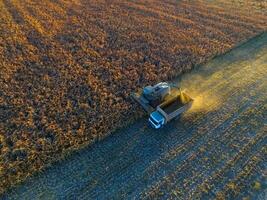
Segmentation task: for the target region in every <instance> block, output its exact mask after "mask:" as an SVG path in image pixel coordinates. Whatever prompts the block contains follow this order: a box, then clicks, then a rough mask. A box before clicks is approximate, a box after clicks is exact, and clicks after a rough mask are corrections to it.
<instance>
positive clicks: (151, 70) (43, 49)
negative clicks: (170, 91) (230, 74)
mask: <svg viewBox="0 0 267 200" xmlns="http://www.w3.org/2000/svg"><path fill="white" fill-rule="evenodd" d="M252 2H256V3H255V4H251V3H249V4H242V1H237V2H236V1H231V2H228V3H225V2H223V1H215V2H214V1H212V2H211V1H174V0H170V1H164V2H163V1H160V0H150V1H119V0H114V1H104V0H98V1H96V0H95V1H94V0H93V1H86V0H69V1H64V0H57V1H52V0H45V1H37V0H0V142H1V143H0V151H1V154H0V193H1V192H3V191H4V190H5V189H6V188H8V187H10V186H11V185H13V184H15V183H18V182H21V181H22V180H24V179H25V178H26V177H28V176H30V175H31V174H32V173H33V172H35V171H39V170H41V169H42V168H43V167H44V166H47V165H49V164H50V163H51V162H52V161H54V160H57V159H59V158H60V157H61V156H62V155H64V154H65V153H66V151H69V150H73V149H77V148H80V147H81V146H84V145H86V144H90V143H92V142H94V141H97V140H100V139H102V138H103V137H105V136H107V135H109V134H110V133H111V132H112V131H113V130H115V129H116V128H118V127H120V126H124V125H126V124H128V123H129V122H130V121H131V120H133V119H134V118H135V117H138V116H140V110H138V107H137V105H136V104H134V103H133V102H132V101H131V100H130V98H129V94H130V92H132V91H134V90H136V89H138V88H141V87H143V86H144V85H146V84H149V83H155V82H157V81H164V80H170V79H172V78H174V77H175V76H177V75H179V74H181V73H183V72H186V71H189V70H190V69H191V68H192V67H193V66H194V65H196V64H199V63H202V62H205V61H207V60H209V59H210V58H212V57H213V56H215V55H218V54H221V53H223V52H225V51H227V50H229V49H231V48H232V47H234V46H235V45H237V44H238V43H240V42H242V41H244V40H246V39H248V38H251V37H253V36H255V35H257V34H259V33H261V32H263V31H264V30H266V27H267V25H266V21H267V15H266V10H265V9H262V8H265V7H264V6H266V4H264V3H262V4H261V3H258V1H252Z"/></svg>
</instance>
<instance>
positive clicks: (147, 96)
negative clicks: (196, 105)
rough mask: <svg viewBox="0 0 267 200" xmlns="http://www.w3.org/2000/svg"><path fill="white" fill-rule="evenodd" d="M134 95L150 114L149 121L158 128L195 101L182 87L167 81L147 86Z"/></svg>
mask: <svg viewBox="0 0 267 200" xmlns="http://www.w3.org/2000/svg"><path fill="white" fill-rule="evenodd" d="M132 96H133V98H134V100H136V101H137V102H138V103H139V104H140V105H141V106H142V107H143V109H144V110H145V111H146V112H147V113H148V114H149V123H150V124H151V125H152V127H154V128H156V129H158V128H161V127H162V126H163V125H164V124H167V123H168V122H169V121H171V120H172V119H174V118H177V117H178V116H179V115H181V114H182V113H184V112H185V111H187V110H188V109H189V108H190V107H191V106H192V103H193V99H192V98H191V97H190V96H188V95H187V94H186V93H185V92H182V91H181V89H180V88H178V87H176V86H173V85H170V84H169V83H166V82H160V83H158V84H156V85H154V86H146V87H145V88H144V89H143V90H142V91H141V92H137V93H134V94H132Z"/></svg>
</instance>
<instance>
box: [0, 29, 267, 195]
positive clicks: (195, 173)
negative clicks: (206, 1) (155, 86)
mask: <svg viewBox="0 0 267 200" xmlns="http://www.w3.org/2000/svg"><path fill="white" fill-rule="evenodd" d="M266 68H267V33H265V34H263V35H261V36H260V37H257V38H254V39H252V40H250V41H249V42H248V43H246V44H245V45H242V46H241V47H239V48H236V49H234V50H232V51H231V52H229V53H227V54H226V55H223V56H220V57H217V58H216V59H213V60H212V61H210V62H208V63H207V64H205V65H202V66H199V67H198V68H197V69H195V70H193V71H192V72H190V73H187V74H185V75H183V76H182V78H181V80H180V81H178V83H179V84H180V85H182V86H183V87H185V86H186V88H187V90H188V93H190V94H192V95H193V97H194V103H193V107H192V109H191V110H189V111H188V112H187V113H185V114H184V115H183V116H182V117H181V119H180V120H176V121H172V122H170V123H169V124H168V125H167V126H165V127H164V128H163V129H160V130H154V129H151V128H149V127H148V126H147V119H144V118H143V119H140V120H138V121H137V122H135V123H133V124H132V125H130V126H128V127H126V128H123V129H121V130H120V131H117V132H115V133H114V134H113V135H111V136H110V137H108V138H106V139H105V140H103V141H101V142H98V143H96V144H94V145H92V146H90V147H89V148H85V149H83V150H82V151H79V152H77V153H75V154H74V155H72V156H69V157H68V158H67V159H66V160H64V161H62V162H58V163H56V164H54V165H52V166H51V167H50V168H49V169H47V170H45V171H44V172H42V173H40V174H38V175H37V176H34V177H33V178H30V179H28V180H27V181H25V182H24V183H23V184H21V185H19V186H18V187H16V188H13V189H12V190H9V192H7V193H6V194H5V196H3V197H6V199H10V200H12V199H182V200H184V199H204V200H205V199H215V198H216V199H218V200H219V199H230V200H232V199H235V200H241V199H242V200H245V199H253V200H256V199H258V200H263V199H266V192H267V191H266V188H267V184H266V178H267V177H266V175H267V174H266V161H267V148H266V144H267V134H266V133H267V127H266V122H267V121H266V120H267V107H266V103H267V96H266V94H267V71H266ZM192 80H194V81H192ZM175 82H176V81H175Z"/></svg>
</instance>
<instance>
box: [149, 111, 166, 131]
mask: <svg viewBox="0 0 267 200" xmlns="http://www.w3.org/2000/svg"><path fill="white" fill-rule="evenodd" d="M148 120H149V122H150V124H151V125H152V127H153V128H155V129H159V128H161V127H162V126H163V125H164V123H165V118H164V116H162V115H161V114H160V113H159V112H158V111H154V112H152V113H151V114H150V117H149V119H148Z"/></svg>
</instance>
